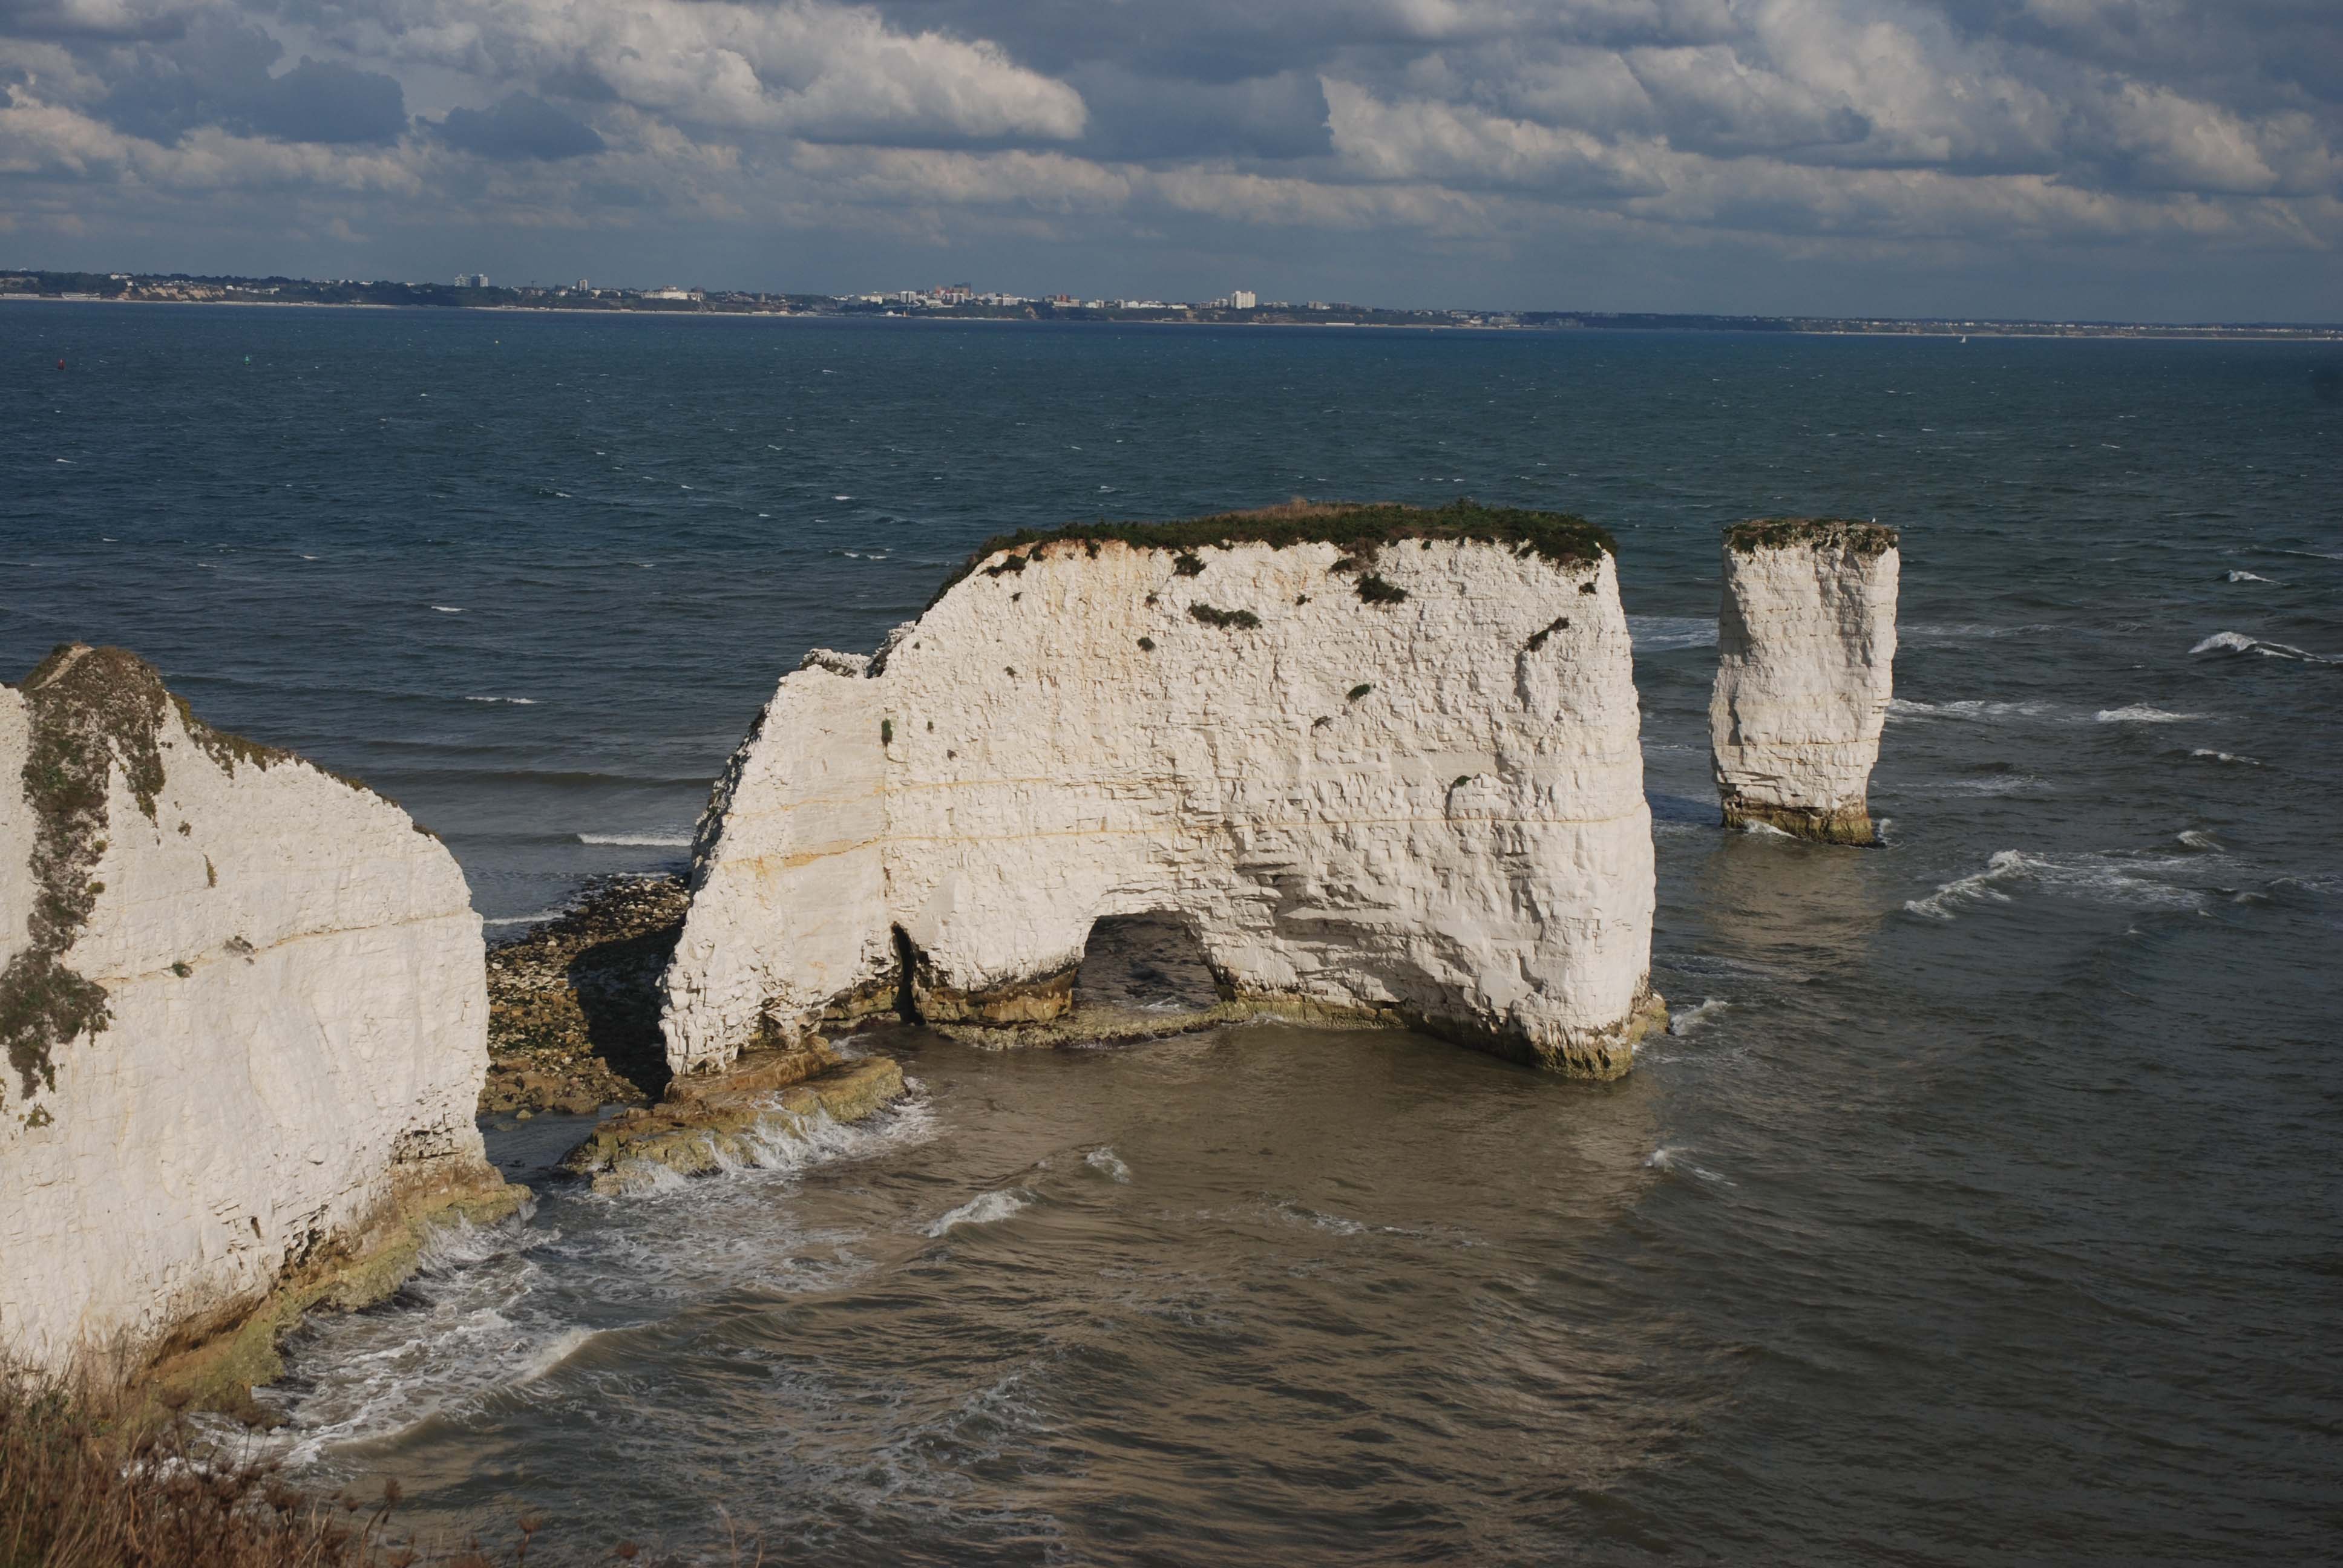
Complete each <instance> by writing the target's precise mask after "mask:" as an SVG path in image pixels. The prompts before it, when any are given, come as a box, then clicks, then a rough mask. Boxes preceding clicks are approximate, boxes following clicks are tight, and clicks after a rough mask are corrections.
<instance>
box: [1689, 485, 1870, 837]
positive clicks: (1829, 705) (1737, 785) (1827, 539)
mask: <svg viewBox="0 0 2343 1568" xmlns="http://www.w3.org/2000/svg"><path fill="white" fill-rule="evenodd" d="M1901 562H1902V556H1901V552H1900V550H1899V549H1898V548H1897V542H1896V530H1895V529H1893V528H1883V527H1881V526H1879V525H1878V524H1876V523H1855V522H1845V521H1836V520H1826V519H1818V518H1776V519H1771V520H1767V521H1763V522H1754V523H1743V524H1741V525H1739V526H1738V527H1736V528H1733V529H1731V530H1729V531H1728V532H1727V533H1726V535H1725V573H1724V583H1725V588H1724V603H1723V607H1722V610H1721V613H1720V616H1719V619H1718V622H1717V667H1716V685H1715V690H1714V692H1713V693H1712V695H1711V697H1710V699H1709V734H1710V741H1711V751H1712V757H1713V759H1714V763H1715V773H1716V788H1717V794H1718V797H1719V799H1720V800H1721V801H1722V802H1723V805H1724V808H1725V825H1726V826H1728V827H1753V826H1762V827H1768V828H1774V829H1779V830H1781V831H1783V832H1785V833H1790V834H1794V835H1795V836H1797V837H1799V838H1805V839H1822V840H1825V841H1827V842H1831V843H1839V844H1870V843H1874V842H1875V841H1876V834H1875V831H1874V829H1873V827H1872V821H1871V812H1870V806H1869V802H1868V792H1869V789H1870V783H1871V769H1872V767H1873V765H1874V764H1875V763H1876V762H1877V761H1878V759H1879V736H1880V730H1881V729H1882V727H1883V726H1884V725H1885V722H1886V719H1887V700H1888V698H1889V697H1890V695H1891V694H1892V691H1893V686H1894V675H1895V663H1896V580H1897V576H1898V572H1899V569H1900V567H1901Z"/></svg>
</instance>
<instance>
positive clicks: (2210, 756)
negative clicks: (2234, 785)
mask: <svg viewBox="0 0 2343 1568" xmlns="http://www.w3.org/2000/svg"><path fill="white" fill-rule="evenodd" d="M2188 755H2189V756H2191V757H2201V758H2203V759H2205V760H2206V761H2207V762H2241V763H2243V764H2244V765H2245V766H2247V767H2248V768H2258V767H2260V766H2261V763H2260V762H2259V761H2258V760H2256V759H2253V758H2251V757H2241V756H2239V755H2238V754H2237V752H2235V751H2216V750H2214V749H2212V748H2211V747H2209V746H2199V747H2198V748H2197V749H2196V750H2194V751H2191V752H2190V753H2189V754H2188Z"/></svg>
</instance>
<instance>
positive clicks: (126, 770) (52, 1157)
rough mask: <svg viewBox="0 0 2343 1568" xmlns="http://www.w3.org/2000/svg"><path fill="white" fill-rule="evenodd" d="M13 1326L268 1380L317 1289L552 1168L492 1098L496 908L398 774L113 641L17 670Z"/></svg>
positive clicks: (167, 1389) (201, 1382) (124, 1364)
mask: <svg viewBox="0 0 2343 1568" xmlns="http://www.w3.org/2000/svg"><path fill="white" fill-rule="evenodd" d="M0 960H4V961H5V965H4V967H0V1037H5V1044H6V1048H7V1063H6V1072H5V1079H0V1256H5V1258H6V1259H7V1261H8V1266H7V1267H6V1268H5V1270H0V1352H5V1356H6V1357H7V1358H9V1359H10V1360H12V1361H14V1362H16V1363H18V1364H20V1365H23V1366H25V1367H27V1368H29V1369H31V1370H33V1371H35V1372H40V1373H43V1374H45V1375H49V1376H54V1377H62V1378H66V1379H70V1380H73V1381H75V1382H79V1383H82V1384H84V1385H85V1386H94V1387H98V1388H106V1389H115V1388H120V1387H123V1386H126V1385H128V1386H134V1387H138V1388H143V1389H147V1390H151V1391H153V1392H157V1393H159V1394H160V1395H162V1396H163V1397H164V1398H166V1400H168V1401H169V1402H174V1403H181V1402H187V1401H189V1400H192V1401H195V1402H200V1403H206V1404H216V1405H221V1406H226V1407H229V1408H238V1407H247V1406H248V1392H249V1389H250V1387H251V1386H252V1385H253V1384H254V1383H256V1382H266V1381H268V1380H269V1379H270V1378H271V1377H272V1376H274V1374H275V1372H277V1364H278V1363H277V1352H276V1343H277V1337H278V1336H279V1334H280V1333H281V1332H283V1331H284V1330H285V1329H287V1328H288V1327H289V1326H291V1325H292V1324H293V1323H294V1322H297V1320H298V1317H299V1314H300V1312H302V1311H303V1310H305V1309H306V1308H307V1307H309V1306H311V1305H315V1304H321V1303H323V1304H332V1305H336V1306H340V1307H355V1306H359V1305H364V1304H366V1303H367V1302H372V1301H375V1300H379V1299H380V1298H382V1297H383V1296H386V1295H387V1294H388V1293H389V1292H391V1291H393V1290H395V1289H396V1288H397V1285H398V1283H399V1282H400V1281H401V1280H402V1279H403V1278H405V1276H406V1274H407V1272H408V1271H410V1270H411V1268H412V1267H413V1264H414V1261H415V1259H416V1255H417V1251H419V1250H420V1248H421V1245H422V1243H423V1241H424V1238H425V1236H426V1234H427V1231H428V1230H429V1228H430V1227H431V1226H432V1225H433V1224H435V1223H437V1222H439V1221H443V1220H446V1219H448V1218H450V1217H453V1216H459V1215H460V1216H464V1217H468V1218H470V1219H474V1220H479V1221H485V1220H488V1219H490V1218H493V1217H497V1216H499V1215H501V1214H504V1213H508V1212H509V1211H512V1210H513V1209H515V1208H516V1207H518V1204H519V1203H520V1202H521V1201H523V1199H524V1197H525V1192H524V1191H523V1190H522V1189H520V1188H518V1187H508V1186H507V1185H506V1184H505V1182H504V1181H502V1180H500V1179H499V1178H498V1175H497V1173H496V1172H495V1171H494V1170H493V1168H491V1167H490V1166H489V1164H488V1161H487V1160H486V1158H485V1156H484V1154H483V1151H482V1147H481V1142H480V1135H479V1131H478V1127H477V1126H476V1124H475V1122H474V1119H473V1118H474V1110H475V1104H476V1102H477V1101H478V1096H479V1092H480V1084H481V1079H482V1077H483V1075H484V1074H485V1073H486V1071H487V1067H488V1052H487V1039H486V1029H487V1013H488V1003H487V994H486V987H485V982H484V980H483V971H482V968H481V940H480V921H479V917H478V915H476V914H474V913H473V911H472V908H471V900H470V897H469V894H468V891H467V890H466V887H465V882H464V878H463V874H462V872H461V871H459V870H458V868H457V866H456V862H455V860H454V859H453V858H452V857H451V856H450V855H449V854H448V853H447V849H445V847H443V846H442V845H441V844H440V843H439V842H438V841H437V839H434V838H432V837H430V836H429V835H427V833H425V832H424V831H423V830H422V829H418V828H417V827H416V825H415V824H414V823H413V822H412V821H411V820H410V819H408V818H407V814H406V813H405V812H403V811H401V810H400V809H398V808H397V806H395V805H393V804H391V803H390V802H389V801H387V800H385V799H382V798H380V797H379V796H377V795H375V794H373V793H372V792H371V791H369V790H367V789H365V788H364V787H363V786H359V785H356V784H353V783H351V782H349V781H347V780H344V779H337V778H336V777H334V776H333V775H331V774H328V773H327V772H325V771H323V770H322V769H318V768H317V767H316V766H314V765H313V764H310V763H308V762H307V761H304V760H303V759H300V758H298V757H295V756H293V755H292V754H290V753H289V752H284V751H278V750H275V749H269V748H266V747H262V746H256V745H254V744H252V743H251V742H249V741H246V740H242V739H238V738H236V737H235V736H231V735H226V734H223V733H221V732H220V731H217V730H215V729H211V728H210V727H209V726H207V725H206V724H204V723H203V722H202V721H201V720H200V719H196V717H195V716H194V715H193V714H192V713H190V712H189V711H188V709H187V708H186V705H185V704H184V703H182V702H180V701H179V700H178V699H176V698H174V697H172V696H171V695H170V694H169V693H168V692H167V691H166V690H165V689H164V687H163V683H162V680H161V678H159V677H158V676H157V675H156V672H155V670H154V669H153V668H151V667H149V666H147V665H146V664H145V663H143V662H142V661H140V660H139V659H138V658H136V657H134V656H132V655H130V654H128V653H125V652H123V651H122V650H120V649H118V648H86V647H82V646H78V645H75V646H69V647H65V648H59V649H57V651H56V652H55V653H54V654H52V655H51V656H50V657H49V658H47V659H46V660H45V661H44V662H43V663H42V665H41V666H40V668H37V669H35V671H34V672H33V673H32V675H31V676H29V677H28V678H26V679H25V682H24V684H23V685H22V686H21V687H5V686H0Z"/></svg>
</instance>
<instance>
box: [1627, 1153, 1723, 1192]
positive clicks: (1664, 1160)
mask: <svg viewBox="0 0 2343 1568" xmlns="http://www.w3.org/2000/svg"><path fill="white" fill-rule="evenodd" d="M1644 1169H1645V1170H1646V1171H1668V1172H1670V1173H1672V1174H1673V1173H1674V1172H1675V1171H1683V1172H1684V1174H1685V1175H1687V1176H1695V1177H1698V1178H1699V1179H1700V1180H1701V1181H1715V1182H1716V1183H1718V1184H1719V1185H1722V1186H1725V1187H1732V1186H1735V1185H1737V1183H1735V1182H1734V1181H1728V1180H1726V1179H1725V1177H1723V1176H1720V1175H1718V1174H1717V1173H1716V1172H1715V1171H1709V1170H1705V1169H1704V1168H1702V1167H1701V1166H1698V1165H1695V1164H1694V1163H1693V1162H1692V1161H1689V1160H1687V1159H1685V1158H1684V1151H1683V1150H1682V1149H1671V1148H1669V1147H1668V1146H1667V1145H1665V1144H1662V1145H1661V1146H1660V1147H1659V1148H1657V1149H1654V1150H1653V1151H1651V1152H1650V1153H1649V1154H1646V1155H1644Z"/></svg>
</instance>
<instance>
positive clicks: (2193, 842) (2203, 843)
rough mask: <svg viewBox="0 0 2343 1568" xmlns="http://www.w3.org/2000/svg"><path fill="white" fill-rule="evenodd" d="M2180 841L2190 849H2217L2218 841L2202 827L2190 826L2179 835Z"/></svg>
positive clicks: (2218, 846)
mask: <svg viewBox="0 0 2343 1568" xmlns="http://www.w3.org/2000/svg"><path fill="white" fill-rule="evenodd" d="M2180 842H2181V843H2183V844H2186V845H2187V846H2188V848H2190V849H2219V848H2220V847H2221V845H2220V842H2219V841H2218V840H2217V839H2215V838H2214V837H2213V835H2212V834H2210V833H2207V832H2206V831H2204V830H2203V829H2198V828H2190V829H2187V830H2186V831H2185V832H2183V833H2182V834H2181V835H2180Z"/></svg>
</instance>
